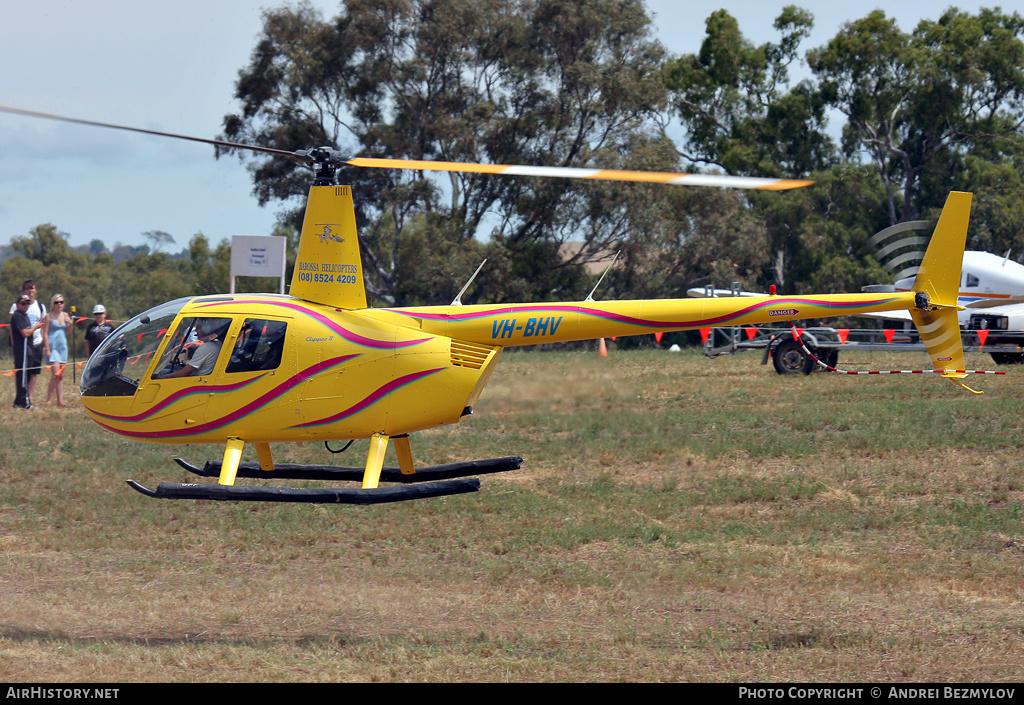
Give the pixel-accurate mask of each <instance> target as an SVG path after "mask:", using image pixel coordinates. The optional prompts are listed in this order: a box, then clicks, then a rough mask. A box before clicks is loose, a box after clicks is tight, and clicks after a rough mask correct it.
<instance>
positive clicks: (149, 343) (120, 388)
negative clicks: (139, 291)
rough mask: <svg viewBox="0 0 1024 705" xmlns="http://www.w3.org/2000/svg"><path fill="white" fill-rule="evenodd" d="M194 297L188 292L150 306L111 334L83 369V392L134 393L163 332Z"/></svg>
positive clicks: (151, 359)
mask: <svg viewBox="0 0 1024 705" xmlns="http://www.w3.org/2000/svg"><path fill="white" fill-rule="evenodd" d="M191 299H192V297H191V296H186V297H184V298H181V299H175V300H174V301H169V302H167V303H165V304H161V305H160V306H157V307H155V308H151V309H149V310H148V311H146V312H145V313H142V314H139V315H138V316H136V317H135V318H133V319H131V320H130V321H128V322H127V323H125V324H124V325H123V326H121V327H120V328H118V329H117V330H115V331H114V332H113V333H111V334H110V335H108V336H107V337H106V339H105V340H104V341H103V342H102V343H101V344H100V346H99V347H98V348H97V349H96V351H95V352H94V353H93V354H92V356H91V357H90V358H89V362H87V363H86V364H85V369H83V370H82V395H83V396H93V397H115V396H132V395H133V394H135V390H136V389H137V388H138V386H139V382H140V381H141V380H142V377H143V376H144V375H145V374H146V369H147V368H148V367H149V366H150V364H151V363H152V361H153V356H154V354H155V353H156V350H157V348H158V347H159V346H160V342H161V341H162V340H163V335H164V333H166V332H167V329H168V328H170V327H171V323H172V322H173V321H174V317H175V316H176V315H178V312H179V311H181V309H182V308H183V307H184V306H185V304H187V303H188V302H189V301H190V300H191Z"/></svg>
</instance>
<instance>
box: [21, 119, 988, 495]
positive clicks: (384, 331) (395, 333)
mask: <svg viewBox="0 0 1024 705" xmlns="http://www.w3.org/2000/svg"><path fill="white" fill-rule="evenodd" d="M4 110H6V111H7V112H15V113H18V114H27V115H32V116H35V117H45V118H49V119H58V120H65V121H70V122H75V123H80V124H88V125H95V126H102V127H111V128H116V129H125V130H130V131H134V132H144V133H148V134H157V135H161V136H167V137H175V138H182V139H188V140H192V141H197V142H205V143H209V144H213V145H216V146H218V147H222V148H241V149H249V150H254V151H258V152H265V153H270V154H277V155H280V156H284V157H288V158H292V159H298V160H300V161H302V162H303V163H305V164H308V165H309V166H310V167H312V170H313V172H314V181H313V185H312V187H311V188H310V192H309V197H308V201H307V205H306V211H305V217H304V222H303V226H302V231H301V235H300V242H299V249H298V253H297V257H296V263H295V270H294V275H293V277H292V282H291V289H290V295H271V294H231V295H222V296H196V297H186V298H182V299H178V300H176V301H170V302H168V303H165V304H163V305H161V306H157V307H155V308H153V309H151V310H149V311H146V312H145V313H143V314H141V315H138V316H136V317H135V318H133V319H131V320H130V321H128V322H127V323H125V324H124V325H122V326H121V327H120V328H118V329H117V330H116V331H114V332H113V333H111V334H110V336H109V337H108V338H107V339H106V340H105V341H104V343H103V344H102V345H101V346H100V347H99V348H98V349H97V350H96V351H95V352H94V353H93V355H92V356H91V357H90V359H89V361H88V363H87V364H86V366H85V368H84V369H83V372H82V402H83V404H84V406H85V408H86V410H87V411H88V413H89V415H90V416H91V417H92V418H93V419H94V420H95V421H96V422H97V423H98V424H100V425H101V426H102V427H103V428H105V429H107V430H109V431H111V432H113V433H115V434H118V435H120V436H124V437H126V438H130V439H133V440H137V441H144V442H149V443H218V444H223V446H224V454H223V459H222V460H221V461H220V462H208V463H206V465H205V466H204V467H203V468H198V467H195V466H192V465H190V464H188V463H185V462H184V461H181V460H179V461H178V462H179V463H180V464H181V465H182V466H183V467H185V468H186V469H188V470H190V471H191V472H194V473H195V474H197V475H200V476H206V477H216V478H217V480H216V482H211V483H205V484H193V483H186V484H181V483H167V482H161V483H160V484H159V486H158V487H157V489H155V490H152V489H149V488H146V487H144V486H142V485H140V484H138V483H136V482H134V481H131V480H129V484H131V486H132V487H133V488H135V489H136V490H138V491H140V492H142V493H144V494H147V495H149V496H152V497H160V498H171V499H218V500H249V501H265V502H327V503H350V504H372V503H382V502H394V501H401V500H409V499H418V498H423V497H435V496H441V495H450V494H458V493H463V492H471V491H475V490H477V489H478V488H479V480H478V479H477V478H475V477H470V476H473V475H480V474H484V473H491V472H501V471H507V470H513V469H516V468H518V467H520V465H521V463H522V459H521V458H519V457H507V458H494V459H488V460H480V461H472V462H463V463H455V464H451V465H443V466H434V467H420V468H417V467H416V466H415V463H414V462H413V455H412V451H411V446H410V442H409V435H410V434H412V433H415V432H417V431H421V430H424V429H428V428H434V427H437V426H442V425H445V424H453V423H458V422H459V421H460V420H461V419H463V418H465V417H466V416H468V415H469V414H471V413H472V411H473V407H474V405H475V404H476V403H477V400H478V399H479V398H480V394H481V392H482V391H483V389H484V386H485V385H486V384H487V381H488V379H489V378H490V376H491V374H492V373H493V372H494V369H495V366H496V365H497V363H498V360H499V358H500V357H501V353H502V350H503V349H504V348H506V347H509V346H520V345H533V344H539V343H556V342H565V341H575V340H592V339H597V338H606V337H612V336H627V335H638V334H643V333H652V332H655V331H677V330H687V329H699V328H705V327H709V326H721V325H757V324H765V323H768V322H777V321H793V320H799V319H805V318H821V317H827V316H834V315H852V314H859V313H869V312H880V311H891V310H900V309H909V310H910V312H911V316H912V317H913V320H914V323H915V325H916V326H917V328H918V329H919V330H920V333H921V339H922V340H923V341H924V342H925V344H926V346H927V350H928V353H929V355H930V357H931V360H932V363H933V366H934V368H935V369H934V371H935V372H938V373H939V374H941V375H942V376H943V377H946V378H948V379H950V380H952V381H954V382H956V383H957V384H959V385H960V386H965V385H963V383H962V382H961V381H960V380H961V379H962V378H963V377H965V376H966V374H967V372H966V371H965V370H964V357H963V350H962V348H961V343H960V335H959V328H958V325H957V303H956V301H957V284H958V280H959V276H960V264H961V257H962V255H963V250H964V244H965V240H966V233H967V224H968V220H969V217H970V207H971V195H970V194H968V193H956V192H954V193H951V194H950V195H949V198H948V200H947V202H946V205H945V208H944V210H943V212H942V215H941V218H940V220H939V223H938V226H937V227H936V231H935V235H934V236H933V238H932V242H931V244H930V245H929V248H928V251H927V253H926V255H925V258H924V261H923V263H922V266H921V270H920V273H919V274H918V276H917V279H916V281H915V284H914V287H913V291H910V292H893V293H885V294H821V295H807V296H776V295H774V294H770V295H766V296H755V297H745V298H731V299H730V298H709V299H667V300H635V301H611V302H595V301H592V300H590V299H589V298H588V299H587V300H585V301H581V302H564V303H513V304H500V305H497V304H481V305H467V306H463V305H460V304H458V303H457V302H458V299H456V303H453V304H451V305H447V306H416V307H408V308H367V300H366V293H365V288H364V285H363V266H362V261H361V256H360V248H359V239H358V236H357V233H356V223H355V215H354V209H353V201H352V191H351V189H350V187H348V186H344V185H339V184H337V183H335V173H336V170H337V168H338V167H340V166H342V165H353V166H366V167H381V168H405V169H416V170H441V171H467V172H478V173H494V174H497V173H504V174H509V175H527V176H554V177H563V178H598V179H612V180H626V181H650V182H660V183H667V184H695V185H705V186H718V187H733V188H762V189H772V190H782V189H788V188H795V187H799V186H805V185H807V184H808V183H810V182H806V181H788V180H777V179H750V178H743V177H730V176H715V175H703V174H689V175H682V174H664V173H652V172H625V171H602V170H598V169H560V168H544V167H522V166H520V167H502V166H489V165H479V164H454V163H447V162H418V161H417V162H414V161H405V160H391V159H353V158H349V157H343V156H341V155H340V154H339V153H337V152H336V151H334V150H333V149H331V148H326V147H325V148H318V149H312V150H308V151H300V152H287V151H283V150H276V149H270V148H264V147H254V146H249V145H240V144H235V143H229V142H223V141H219V140H207V139H202V138H195V137H184V136H181V135H174V134H170V133H160V132H154V131H151V130H142V129H138V128H131V127H123V126H119V125H110V124H106V123H95V122H90V121H85V120H77V119H71V118H62V117H59V116H54V115H48V114H43V113H34V112H28V111H23V110H16V109H4ZM200 343H201V344H200ZM206 346H211V347H210V348H207V349H206V350H203V348H206ZM190 347H191V348H196V347H198V350H199V351H200V352H195V354H194V356H193V357H192V358H191V360H188V358H187V353H188V350H189V349H190ZM200 356H202V359H203V362H202V363H200V362H196V360H198V359H200ZM186 360H188V361H187V362H186ZM192 362H195V365H196V366H195V367H193V366H192V365H191V363H192ZM185 365H188V368H186V367H185ZM965 388H966V387H965ZM351 439H369V441H370V444H369V446H370V447H369V452H368V454H367V458H366V464H365V466H364V467H362V468H358V467H357V468H342V467H336V466H308V465H302V466H298V465H278V464H275V463H274V461H273V458H272V455H271V448H270V444H271V443H288V442H301V441H345V440H351ZM392 441H393V442H394V445H395V450H396V455H397V457H398V462H399V467H397V468H390V467H389V468H385V467H384V466H383V463H384V456H385V450H386V448H387V446H388V444H389V442H392ZM246 443H251V444H253V445H254V446H255V449H256V455H257V458H258V462H255V463H250V462H245V463H243V462H241V455H242V449H243V446H244V444H246ZM239 477H246V478H260V479H264V480H270V479H301V480H355V481H361V485H362V486H361V487H360V488H358V489H356V488H345V489H315V488H290V487H270V486H262V485H261V486H245V485H236V484H235V483H236V479H237V478H239ZM382 481H383V482H387V483H395V484H394V485H390V486H381V484H380V483H381V482H382Z"/></svg>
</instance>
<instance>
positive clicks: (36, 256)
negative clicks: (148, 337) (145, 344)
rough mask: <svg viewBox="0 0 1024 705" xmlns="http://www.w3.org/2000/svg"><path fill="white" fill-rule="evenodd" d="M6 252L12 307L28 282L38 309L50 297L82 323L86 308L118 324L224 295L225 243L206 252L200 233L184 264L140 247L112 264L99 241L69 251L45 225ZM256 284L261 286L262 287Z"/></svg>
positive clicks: (4, 284)
mask: <svg viewBox="0 0 1024 705" xmlns="http://www.w3.org/2000/svg"><path fill="white" fill-rule="evenodd" d="M11 246H12V248H13V249H14V250H15V251H16V252H18V254H16V255H15V256H13V257H10V258H8V259H7V260H5V261H4V263H3V265H2V267H0V290H2V291H7V292H8V294H9V296H10V299H11V300H12V301H13V299H14V295H15V293H17V292H19V291H21V283H22V281H24V280H25V279H34V280H35V282H36V284H37V286H38V291H39V298H40V300H42V301H43V303H45V304H46V305H47V306H49V301H50V298H51V296H52V295H53V294H56V293H60V294H63V295H64V296H65V298H66V299H67V301H68V304H69V305H68V307H67V310H68V312H69V313H70V312H72V308H74V309H75V311H74V313H75V315H78V316H84V317H88V316H89V315H90V314H91V312H92V307H93V306H94V305H95V304H98V303H102V304H103V305H104V306H106V308H107V312H108V316H109V317H110V318H112V319H114V320H118V321H123V320H127V319H128V318H131V317H132V316H135V315H137V314H139V313H142V312H143V311H145V310H146V309H149V308H152V307H153V306H156V305H157V304H160V303H163V302H165V301H169V300H171V299H175V298H178V297H181V296H188V295H197V294H210V293H217V292H223V291H227V290H228V276H229V272H230V265H231V246H230V243H228V241H227V240H222V241H221V242H220V243H218V244H217V245H216V247H213V248H211V246H210V243H209V241H208V240H207V238H206V237H205V236H203V235H202V233H198V234H196V235H195V236H193V238H192V240H191V241H190V243H189V249H188V254H189V259H187V260H186V259H183V258H182V257H181V256H171V255H169V254H167V253H164V252H156V253H154V254H150V253H149V248H148V247H145V246H144V247H142V248H128V249H129V250H130V251H131V252H132V253H133V254H132V255H131V256H130V257H128V258H125V259H115V256H114V253H112V252H111V251H109V250H107V249H106V247H105V246H103V243H102V242H101V241H94V242H93V243H91V244H90V245H89V246H88V247H85V248H79V250H81V251H78V250H73V249H72V248H71V247H70V246H69V245H68V244H67V234H65V233H61V232H59V231H57V229H56V228H55V227H54V226H53V225H49V224H45V225H39V226H36V227H35V228H33V229H32V230H31V231H30V232H29V235H28V236H24V237H16V238H13V239H12V240H11ZM118 249H120V246H119V247H115V252H116V251H117V250H118ZM257 284H258V285H264V286H265V282H263V281H259V282H257Z"/></svg>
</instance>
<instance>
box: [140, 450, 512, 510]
mask: <svg viewBox="0 0 1024 705" xmlns="http://www.w3.org/2000/svg"><path fill="white" fill-rule="evenodd" d="M174 460H175V462H176V463H178V465H180V466H181V467H183V468H184V469H186V470H188V471H189V472H191V473H193V474H195V475H199V476H200V477H220V476H221V475H222V472H223V463H222V462H220V461H214V460H211V461H207V463H206V464H205V465H204V466H203V467H201V468H200V467H198V466H196V465H192V464H191V463H189V462H187V461H185V460H183V459H181V458H175V459H174ZM522 464H523V459H522V458H520V457H517V456H511V457H507V458H490V459H487V460H473V461H469V462H464V463H449V464H446V465H432V466H428V467H423V468H416V469H415V471H414V472H412V473H409V472H403V471H402V470H401V468H397V467H382V468H381V469H380V478H379V480H381V481H384V482H396V483H401V486H399V487H370V488H367V487H363V488H360V489H355V488H352V489H349V488H343V489H337V488H331V489H319V488H294V487H251V486H244V485H240V486H236V485H234V484H222V483H209V484H193V483H178V482H161V483H160V484H159V485H158V486H157V488H156V489H155V490H153V489H150V488H148V487H145V486H144V485H142V484H140V483H138V482H136V481H134V480H128V481H127V482H128V485H129V486H130V487H131V488H132V489H134V490H136V491H138V492H141V493H142V494H144V495H146V496H147V497H155V498H157V499H206V500H221V501H225V500H227V501H240V502H306V503H316V504H384V503H388V502H404V501H407V500H413V499H426V498H428V497H444V496H447V495H455V494H464V493H466V492H476V491H477V490H479V489H480V480H479V479H477V478H475V477H472V478H470V477H468V476H469V475H483V474H487V473H495V472H507V471H509V470H517V469H518V468H519V467H520V466H521V465H522ZM365 472H366V470H365V468H359V467H340V466H335V465H292V464H287V463H285V464H280V465H274V466H273V469H272V470H262V469H261V468H260V464H259V463H258V462H244V463H242V462H239V463H238V464H237V467H236V468H235V469H234V472H233V474H232V483H233V479H234V478H235V477H247V478H256V479H265V480H333V481H356V482H358V481H360V480H364V478H365Z"/></svg>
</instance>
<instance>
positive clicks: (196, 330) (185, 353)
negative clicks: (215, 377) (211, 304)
mask: <svg viewBox="0 0 1024 705" xmlns="http://www.w3.org/2000/svg"><path fill="white" fill-rule="evenodd" d="M230 325H231V319H230V318H220V317H195V318H183V319H182V320H181V322H179V323H178V325H177V326H176V327H175V328H174V330H173V331H172V332H171V333H170V335H169V339H168V341H167V346H166V347H165V348H164V351H163V354H162V355H161V357H160V362H159V364H158V365H157V366H156V371H155V372H154V374H153V379H167V378H171V377H182V376H185V377H191V376H196V377H203V376H206V375H209V374H210V373H212V372H213V369H214V367H215V366H216V363H217V359H218V358H219V357H220V353H221V347H222V342H223V338H224V334H225V333H226V332H227V330H228V328H229V327H230Z"/></svg>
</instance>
